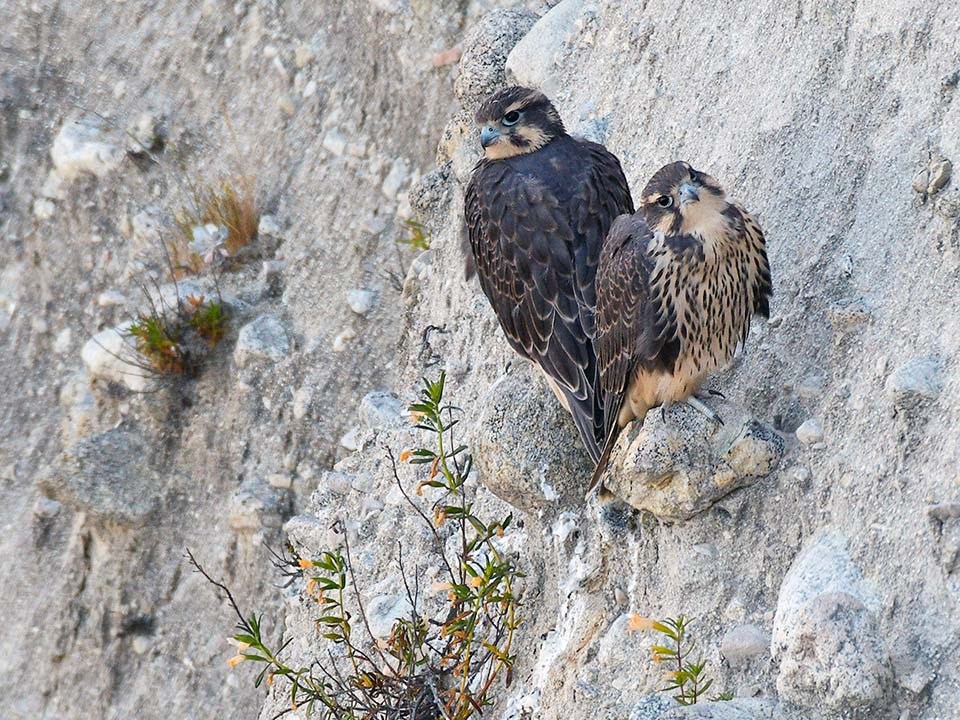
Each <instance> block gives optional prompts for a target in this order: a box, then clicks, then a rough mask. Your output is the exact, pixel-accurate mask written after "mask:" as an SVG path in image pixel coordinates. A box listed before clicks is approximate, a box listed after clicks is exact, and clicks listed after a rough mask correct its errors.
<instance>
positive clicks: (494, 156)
mask: <svg viewBox="0 0 960 720" xmlns="http://www.w3.org/2000/svg"><path fill="white" fill-rule="evenodd" d="M524 152H529V150H528V149H527V148H519V147H517V146H516V145H514V144H513V143H512V142H510V140H509V139H508V138H506V137H501V138H500V139H499V140H497V141H496V142H495V143H494V144H493V145H488V146H487V147H486V148H485V149H484V153H485V154H486V156H487V157H488V158H489V159H490V160H503V158H508V157H513V156H514V155H520V154H521V153H524Z"/></svg>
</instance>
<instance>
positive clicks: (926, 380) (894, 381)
mask: <svg viewBox="0 0 960 720" xmlns="http://www.w3.org/2000/svg"><path fill="white" fill-rule="evenodd" d="M942 372H943V361H942V360H941V359H940V358H938V357H921V358H914V359H912V360H909V361H907V362H906V363H904V364H903V365H901V366H900V367H898V368H897V369H896V370H894V371H893V372H892V373H890V376H889V377H888V378H887V382H886V391H887V397H889V398H890V400H891V401H892V402H893V404H894V407H896V408H898V409H906V408H910V407H914V406H916V405H918V404H920V403H921V402H923V401H924V400H934V399H936V398H937V396H939V395H940V391H941V390H942V389H943V378H942Z"/></svg>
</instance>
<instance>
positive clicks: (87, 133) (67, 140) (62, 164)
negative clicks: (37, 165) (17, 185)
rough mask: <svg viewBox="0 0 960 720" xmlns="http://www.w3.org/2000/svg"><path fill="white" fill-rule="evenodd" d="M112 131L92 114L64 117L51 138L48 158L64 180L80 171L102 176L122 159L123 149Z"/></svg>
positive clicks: (72, 177) (71, 177) (78, 173)
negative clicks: (64, 120)
mask: <svg viewBox="0 0 960 720" xmlns="http://www.w3.org/2000/svg"><path fill="white" fill-rule="evenodd" d="M115 135H116V133H115V132H113V131H111V129H110V128H109V126H108V125H107V124H106V123H104V122H103V121H102V120H100V119H99V118H97V117H95V116H84V117H80V118H77V119H74V120H68V121H67V122H65V123H64V124H63V127H61V128H60V132H58V133H57V136H56V137H55V138H54V140H53V145H52V147H51V148H50V157H51V159H52V160H53V166H54V168H56V170H57V172H58V173H59V174H60V176H61V177H63V178H64V179H65V180H73V179H74V178H76V177H77V176H78V175H81V174H83V173H87V174H91V175H96V176H97V177H103V176H104V175H106V174H108V173H110V172H112V171H114V170H116V169H117V168H118V167H119V166H120V163H121V162H123V154H124V153H123V148H122V147H121V144H120V143H119V142H117V138H116V137H115Z"/></svg>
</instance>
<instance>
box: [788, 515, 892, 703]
mask: <svg viewBox="0 0 960 720" xmlns="http://www.w3.org/2000/svg"><path fill="white" fill-rule="evenodd" d="M878 605H879V604H878V601H877V599H876V596H875V595H874V593H873V592H872V591H870V590H869V589H868V588H867V587H866V586H865V584H864V582H863V577H862V575H861V573H860V569H859V568H858V567H857V566H856V565H855V564H854V563H853V561H852V560H851V559H850V556H849V554H848V553H847V549H846V539H845V538H844V537H842V536H840V535H838V534H835V533H833V532H831V531H829V530H825V531H822V532H821V533H819V534H818V535H816V536H815V537H814V538H812V539H811V540H810V541H809V542H808V543H807V544H806V545H805V546H804V548H803V549H802V550H801V552H800V554H799V555H798V556H797V557H796V559H795V560H794V562H793V564H792V565H791V567H790V570H789V571H788V572H787V575H786V577H785V578H784V580H783V584H782V585H781V588H780V597H779V598H778V600H777V611H776V615H775V616H774V622H773V634H772V642H771V647H772V652H773V657H774V660H778V661H779V662H780V675H779V676H778V678H777V690H778V692H779V693H780V695H781V696H782V697H783V698H784V699H787V700H789V701H790V702H793V703H796V704H798V705H801V706H803V707H808V708H815V707H820V706H821V705H823V706H826V707H827V708H830V709H832V710H844V709H851V710H854V711H857V712H860V711H863V712H867V711H868V710H869V709H870V708H873V707H875V706H876V705H877V704H878V703H880V702H882V701H883V700H884V698H885V697H886V695H887V693H888V691H889V688H890V687H891V684H892V671H891V666H890V659H889V657H888V655H887V652H886V650H885V649H884V647H883V643H882V642H881V639H880V636H879V633H878V629H877V625H876V620H875V609H876V608H877V607H878Z"/></svg>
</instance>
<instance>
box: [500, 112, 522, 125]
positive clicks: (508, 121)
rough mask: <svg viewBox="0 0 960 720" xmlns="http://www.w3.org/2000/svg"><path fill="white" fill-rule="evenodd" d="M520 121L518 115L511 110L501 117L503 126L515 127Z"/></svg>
mask: <svg viewBox="0 0 960 720" xmlns="http://www.w3.org/2000/svg"><path fill="white" fill-rule="evenodd" d="M519 119H520V113H518V112H517V111H516V110H511V111H510V112H508V113H507V114H506V115H504V116H503V124H504V125H516V124H517V121H518V120H519Z"/></svg>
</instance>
